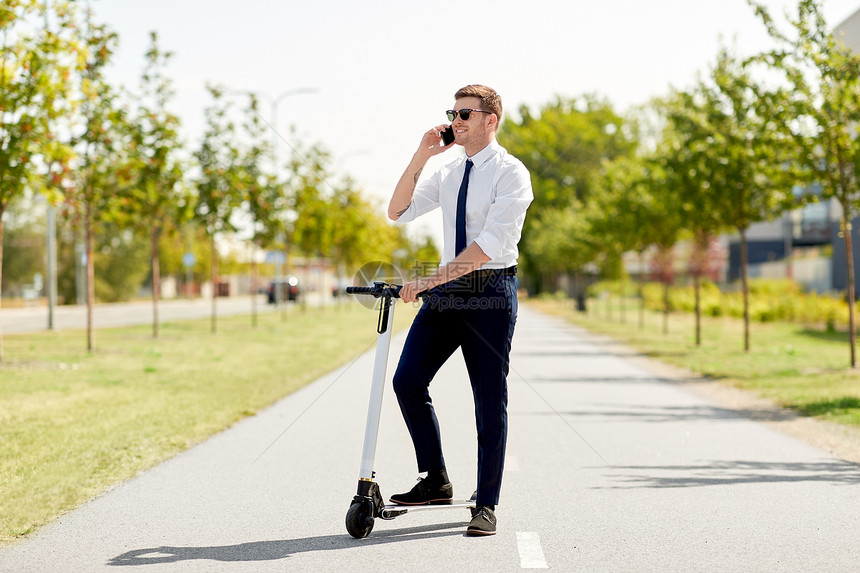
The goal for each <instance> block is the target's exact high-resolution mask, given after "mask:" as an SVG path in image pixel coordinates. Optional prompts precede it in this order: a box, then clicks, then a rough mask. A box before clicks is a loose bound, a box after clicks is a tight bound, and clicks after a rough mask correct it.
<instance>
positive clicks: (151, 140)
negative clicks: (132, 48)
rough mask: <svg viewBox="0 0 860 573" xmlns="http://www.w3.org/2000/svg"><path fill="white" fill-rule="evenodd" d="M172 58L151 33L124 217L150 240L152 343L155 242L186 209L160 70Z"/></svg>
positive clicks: (157, 276)
mask: <svg viewBox="0 0 860 573" xmlns="http://www.w3.org/2000/svg"><path fill="white" fill-rule="evenodd" d="M171 56H172V54H171V52H163V51H161V50H160V49H159V47H158V35H157V34H156V33H155V32H151V33H150V46H149V49H148V50H147V52H146V66H145V67H144V71H143V75H142V76H141V92H142V93H141V98H140V106H139V109H138V111H137V116H136V117H135V119H134V125H133V141H132V158H131V159H132V160H133V162H134V174H133V177H134V182H133V184H132V185H131V186H130V188H129V193H128V196H127V197H126V200H127V206H128V210H127V211H125V213H126V214H127V215H128V216H129V218H130V221H129V222H130V223H131V224H133V225H134V226H136V227H140V228H142V229H144V230H145V232H146V233H147V234H148V235H149V237H150V268H151V271H152V337H153V338H157V337H158V326H159V324H158V322H159V321H158V301H159V298H160V290H161V267H160V263H159V241H160V238H161V235H162V233H163V232H164V229H165V227H166V225H167V224H168V223H169V221H178V220H180V219H181V218H182V214H181V213H180V210H181V208H182V206H183V205H184V204H185V200H184V198H182V197H181V196H180V195H179V193H178V184H179V182H180V180H181V179H182V169H181V167H180V164H179V160H178V159H177V157H176V156H177V153H178V151H179V150H180V149H181V142H180V140H179V134H178V128H179V119H178V118H177V117H176V116H175V115H173V114H172V113H170V112H169V111H168V110H167V104H168V102H169V101H170V98H171V97H172V96H173V89H172V88H171V82H170V80H169V79H168V78H167V77H165V75H164V70H165V68H166V66H167V64H168V62H169V60H170V57H171Z"/></svg>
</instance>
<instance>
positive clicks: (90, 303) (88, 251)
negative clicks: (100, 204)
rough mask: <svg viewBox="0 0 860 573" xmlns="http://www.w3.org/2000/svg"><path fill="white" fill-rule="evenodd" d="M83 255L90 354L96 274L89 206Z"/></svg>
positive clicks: (85, 219)
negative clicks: (85, 270) (85, 265)
mask: <svg viewBox="0 0 860 573" xmlns="http://www.w3.org/2000/svg"><path fill="white" fill-rule="evenodd" d="M84 253H85V254H84V257H85V258H86V260H87V350H88V351H90V352H92V351H93V350H94V349H95V332H94V329H93V308H94V307H95V305H96V272H95V261H93V216H92V207H91V206H90V205H89V204H87V206H86V209H85V213H84Z"/></svg>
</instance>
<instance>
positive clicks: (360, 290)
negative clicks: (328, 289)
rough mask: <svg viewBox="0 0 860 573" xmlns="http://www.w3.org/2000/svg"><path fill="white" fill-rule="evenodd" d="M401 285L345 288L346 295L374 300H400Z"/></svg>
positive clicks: (386, 284) (374, 284)
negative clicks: (387, 297)
mask: <svg viewBox="0 0 860 573" xmlns="http://www.w3.org/2000/svg"><path fill="white" fill-rule="evenodd" d="M402 288H403V285H395V284H390V283H381V282H377V283H373V286H369V287H361V286H349V287H346V294H362V295H369V296H372V297H375V298H380V297H383V296H390V297H391V298H400V289H402Z"/></svg>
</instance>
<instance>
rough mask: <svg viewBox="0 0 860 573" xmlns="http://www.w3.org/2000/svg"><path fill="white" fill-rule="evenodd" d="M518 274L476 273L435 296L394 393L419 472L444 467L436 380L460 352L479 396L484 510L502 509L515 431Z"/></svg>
mask: <svg viewBox="0 0 860 573" xmlns="http://www.w3.org/2000/svg"><path fill="white" fill-rule="evenodd" d="M516 287H517V283H516V277H515V276H507V275H503V274H490V275H469V276H467V277H464V278H462V279H458V280H457V281H452V282H450V283H447V284H446V285H442V286H441V287H438V288H436V289H433V290H432V291H431V294H430V296H427V297H425V298H424V302H423V304H422V306H421V310H420V311H419V312H418V315H417V316H416V317H415V321H414V322H413V323H412V327H411V328H410V330H409V335H408V337H407V339H406V345H405V347H404V349H403V354H401V356H400V363H399V364H398V366H397V371H396V372H395V374H394V392H395V394H396V395H397V400H398V402H399V403H400V410H401V412H402V413H403V418H404V420H405V421H406V426H407V428H408V429H409V434H410V435H411V436H412V443H413V444H414V446H415V455H416V458H417V461H418V471H419V472H424V471H430V470H435V469H439V468H442V467H445V459H444V456H443V455H442V440H441V437H440V433H439V421H438V420H437V418H436V412H435V410H434V409H433V401H432V399H431V398H430V392H429V387H430V382H431V381H432V380H433V377H434V376H435V375H436V373H437V372H438V371H439V368H441V367H442V365H443V364H444V363H445V362H446V361H447V360H448V358H449V357H450V356H451V355H452V354H453V353H454V351H456V350H457V349H458V348H460V349H461V350H462V353H463V358H464V359H465V361H466V368H467V369H468V372H469V379H470V381H471V384H472V394H473V396H474V398H475V421H476V425H477V430H478V499H477V503H478V505H496V504H497V503H498V501H499V492H500V490H501V486H502V471H503V469H504V464H505V443H506V441H507V434H508V415H507V405H508V385H507V376H508V370H509V364H510V359H509V357H510V351H511V339H512V337H513V335H514V325H515V323H516V319H517V288H516Z"/></svg>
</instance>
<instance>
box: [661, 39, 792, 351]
mask: <svg viewBox="0 0 860 573" xmlns="http://www.w3.org/2000/svg"><path fill="white" fill-rule="evenodd" d="M676 97H677V98H678V99H677V101H675V102H674V103H673V104H672V105H671V106H670V107H669V110H670V115H671V117H672V122H673V123H674V124H675V127H677V130H678V131H680V132H682V134H683V137H684V138H686V139H685V140H684V141H681V142H678V144H679V145H685V146H687V148H690V149H689V151H690V152H691V153H694V154H695V161H694V162H693V163H692V164H691V165H690V166H688V167H689V169H692V172H691V171H690V170H689V169H688V171H687V174H689V175H690V178H689V180H687V181H685V180H684V178H685V177H686V175H685V174H683V173H679V172H678V171H677V170H678V169H681V167H680V165H679V166H677V167H676V168H675V171H673V173H674V174H675V176H674V177H673V180H674V181H675V184H676V185H677V184H680V185H681V187H687V186H688V187H689V188H690V189H691V190H692V188H693V187H694V186H698V188H699V189H700V190H701V189H705V188H706V189H707V190H708V192H707V197H709V198H712V199H713V200H712V201H704V202H703V204H702V208H703V209H705V210H706V212H705V213H703V214H702V215H709V214H710V213H713V214H714V215H715V219H714V221H715V222H719V225H720V226H721V227H724V228H733V229H735V230H736V231H737V233H738V234H739V236H740V247H741V248H740V250H741V286H742V290H743V300H744V350H745V351H749V349H750V327H749V318H750V317H749V281H748V278H747V276H748V272H747V267H748V264H747V239H746V232H747V229H748V228H749V226H750V225H751V224H752V223H754V222H757V221H762V220H766V219H773V218H774V217H778V216H779V215H781V214H782V213H783V212H784V211H785V210H786V209H789V208H790V207H792V206H793V205H794V195H793V193H792V185H793V183H794V182H795V179H794V178H793V177H794V170H793V169H792V166H793V165H794V164H795V161H794V160H795V157H794V155H793V146H792V145H790V144H789V142H787V141H786V138H785V137H784V136H783V135H782V134H781V132H780V130H779V129H777V128H776V127H775V125H774V121H773V119H772V118H771V117H770V116H769V115H768V114H767V113H764V112H763V110H764V109H765V107H766V106H765V104H764V102H766V101H767V100H768V98H771V97H772V95H770V94H767V93H766V92H765V91H764V89H763V88H762V87H761V86H759V85H758V84H756V83H755V82H754V81H753V80H752V77H751V74H750V71H749V69H748V68H746V67H744V66H743V65H742V64H741V62H739V61H738V60H737V59H736V58H734V57H733V56H732V55H731V54H730V53H729V52H728V50H726V49H722V50H720V52H719V54H718V57H717V62H716V64H715V65H714V68H713V70H712V71H711V74H710V81H709V82H707V83H706V82H704V81H700V82H699V83H698V85H697V86H696V87H695V89H694V90H692V91H691V92H689V93H680V92H679V93H678V94H676ZM691 146H692V147H691ZM669 152H670V153H674V150H669ZM706 185H707V187H705V186H706ZM691 193H692V194H691ZM696 194H697V192H696V191H695V190H692V191H688V192H684V195H685V196H686V201H687V202H689V201H691V200H692V197H695V196H697V195H696ZM693 208H698V206H696V205H693ZM690 211H691V210H690V209H688V213H689V212H690ZM715 222H714V223H713V224H716V223H715ZM711 224H712V222H707V223H706V224H705V226H706V227H710V226H711ZM699 226H700V227H701V226H702V223H700V224H699ZM702 228H704V227H702ZM700 230H701V229H700Z"/></svg>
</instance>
